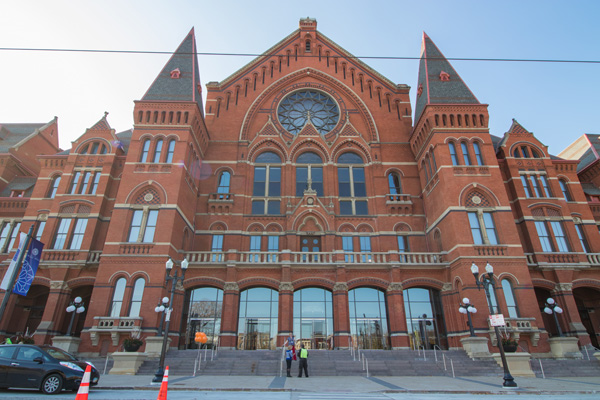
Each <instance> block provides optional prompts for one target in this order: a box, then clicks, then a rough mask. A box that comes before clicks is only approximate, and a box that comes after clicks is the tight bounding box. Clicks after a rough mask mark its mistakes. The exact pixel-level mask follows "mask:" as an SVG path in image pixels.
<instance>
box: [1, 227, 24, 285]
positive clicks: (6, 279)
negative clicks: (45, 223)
mask: <svg viewBox="0 0 600 400" xmlns="http://www.w3.org/2000/svg"><path fill="white" fill-rule="evenodd" d="M25 238H27V234H26V233H23V232H21V233H20V235H19V247H17V251H16V253H15V256H14V257H13V259H12V261H11V262H10V265H9V266H8V268H7V269H6V273H5V274H4V278H3V279H2V283H0V289H2V290H7V289H8V285H9V284H10V279H11V277H12V276H13V273H14V271H15V268H17V260H18V259H19V254H21V250H22V249H23V245H24V244H25Z"/></svg>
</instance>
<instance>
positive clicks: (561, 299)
mask: <svg viewBox="0 0 600 400" xmlns="http://www.w3.org/2000/svg"><path fill="white" fill-rule="evenodd" d="M552 296H553V298H554V300H555V301H556V303H557V304H558V305H559V307H561V308H562V309H563V312H562V314H557V317H558V321H559V322H560V324H561V329H562V330H563V333H564V334H565V335H567V336H577V337H578V338H579V344H580V345H581V346H586V345H590V344H591V341H590V337H589V335H588V333H587V330H586V329H585V326H583V323H582V322H581V318H580V316H579V310H578V309H577V304H576V303H575V298H574V297H573V284H572V283H557V284H556V285H555V286H554V290H553V291H552Z"/></svg>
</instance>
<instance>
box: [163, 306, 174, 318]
mask: <svg viewBox="0 0 600 400" xmlns="http://www.w3.org/2000/svg"><path fill="white" fill-rule="evenodd" d="M171 311H173V309H172V308H167V309H166V310H165V313H166V314H167V315H165V321H170V320H171Z"/></svg>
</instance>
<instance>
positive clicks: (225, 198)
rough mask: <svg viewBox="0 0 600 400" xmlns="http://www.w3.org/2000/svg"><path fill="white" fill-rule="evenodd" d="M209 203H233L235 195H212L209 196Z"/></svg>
mask: <svg viewBox="0 0 600 400" xmlns="http://www.w3.org/2000/svg"><path fill="white" fill-rule="evenodd" d="M208 201H209V202H212V201H229V202H232V201H233V193H211V194H209V195H208Z"/></svg>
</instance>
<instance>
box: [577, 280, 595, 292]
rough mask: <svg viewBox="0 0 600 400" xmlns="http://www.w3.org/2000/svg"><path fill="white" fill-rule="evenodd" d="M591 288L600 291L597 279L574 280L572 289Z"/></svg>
mask: <svg viewBox="0 0 600 400" xmlns="http://www.w3.org/2000/svg"><path fill="white" fill-rule="evenodd" d="M586 287H587V288H593V289H597V290H600V280H598V279H589V278H587V279H575V280H574V281H573V289H581V288H586Z"/></svg>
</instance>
